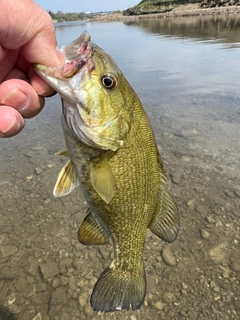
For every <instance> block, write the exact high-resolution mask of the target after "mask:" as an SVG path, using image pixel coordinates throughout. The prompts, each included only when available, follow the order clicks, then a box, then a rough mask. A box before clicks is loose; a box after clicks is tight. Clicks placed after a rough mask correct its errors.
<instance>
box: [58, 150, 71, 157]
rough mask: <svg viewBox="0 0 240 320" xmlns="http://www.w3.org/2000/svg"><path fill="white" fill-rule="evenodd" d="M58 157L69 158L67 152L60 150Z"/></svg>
mask: <svg viewBox="0 0 240 320" xmlns="http://www.w3.org/2000/svg"><path fill="white" fill-rule="evenodd" d="M56 154H57V155H58V156H62V157H69V155H68V151H67V150H60V151H58V152H57V153H56Z"/></svg>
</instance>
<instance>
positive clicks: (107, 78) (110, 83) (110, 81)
mask: <svg viewBox="0 0 240 320" xmlns="http://www.w3.org/2000/svg"><path fill="white" fill-rule="evenodd" d="M101 81H102V84H103V85H104V87H105V88H106V89H114V88H115V87H116V85H117V79H116V77H115V76H113V75H112V74H104V75H103V76H102V79H101Z"/></svg>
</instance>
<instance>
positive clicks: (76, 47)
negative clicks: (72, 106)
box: [34, 31, 95, 103]
mask: <svg viewBox="0 0 240 320" xmlns="http://www.w3.org/2000/svg"><path fill="white" fill-rule="evenodd" d="M60 51H61V53H62V55H63V57H64V58H65V61H66V63H64V64H63V65H61V66H59V67H47V66H44V65H41V64H35V65H34V69H35V71H36V73H37V74H38V75H39V76H40V77H41V78H43V80H44V81H45V82H47V83H48V84H49V85H50V86H51V87H52V88H53V89H54V90H56V91H57V92H58V93H59V94H60V95H61V96H62V98H63V99H64V100H68V102H69V103H73V97H74V98H76V97H75V94H74V90H79V89H80V84H81V83H82V81H83V80H84V79H85V78H86V80H88V79H89V77H90V74H91V71H92V70H93V69H94V68H95V65H94V62H93V59H92V57H93V53H94V44H93V43H92V42H91V37H90V35H89V33H88V32H87V31H84V32H83V33H82V34H81V36H80V37H79V38H78V39H76V40H75V41H73V42H71V43H70V44H69V45H67V46H63V47H62V48H61V49H60ZM86 80H85V81H86Z"/></svg>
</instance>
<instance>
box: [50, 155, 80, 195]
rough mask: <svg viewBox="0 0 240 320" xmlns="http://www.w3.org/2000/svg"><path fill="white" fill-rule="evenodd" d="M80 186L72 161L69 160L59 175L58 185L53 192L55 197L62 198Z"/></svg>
mask: <svg viewBox="0 0 240 320" xmlns="http://www.w3.org/2000/svg"><path fill="white" fill-rule="evenodd" d="M78 186H79V180H78V177H77V174H76V172H75V169H74V166H73V163H72V160H71V159H70V160H68V162H67V163H66V164H65V166H64V167H63V168H62V170H61V171H60V173H59V175H58V179H57V182H56V185H55V187H54V190H53V195H54V197H62V196H65V195H67V194H69V193H70V192H71V191H72V190H74V189H75V188H76V187H78Z"/></svg>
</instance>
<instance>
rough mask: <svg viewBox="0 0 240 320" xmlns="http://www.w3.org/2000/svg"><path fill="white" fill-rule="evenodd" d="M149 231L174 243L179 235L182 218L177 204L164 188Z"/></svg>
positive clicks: (160, 193)
mask: <svg viewBox="0 0 240 320" xmlns="http://www.w3.org/2000/svg"><path fill="white" fill-rule="evenodd" d="M148 227H149V229H150V230H151V231H152V232H153V233H154V234H155V235H157V236H158V237H159V238H161V239H162V240H164V241H167V242H173V241H174V240H175V239H176V238H177V235H178V232H179V228H180V218H179V213H178V209H177V207H176V204H175V202H174V200H173V199H172V197H171V196H170V194H169V193H168V191H167V190H165V188H164V186H162V187H161V189H160V191H159V200H158V205H157V209H156V213H155V215H154V217H153V219H152V221H151V223H150V225H149V226H148Z"/></svg>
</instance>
